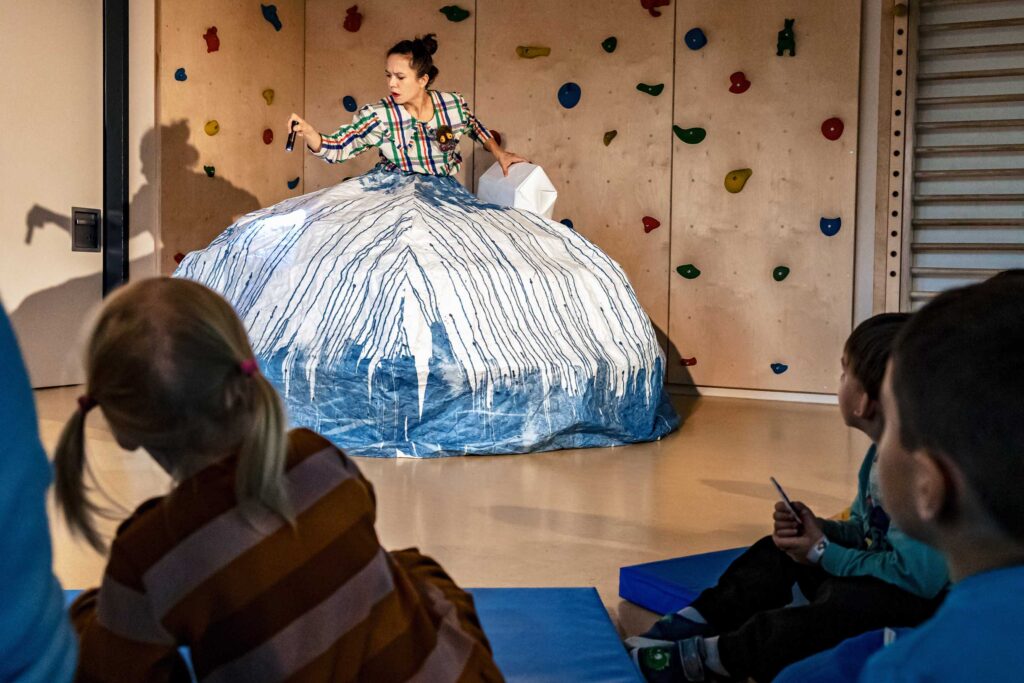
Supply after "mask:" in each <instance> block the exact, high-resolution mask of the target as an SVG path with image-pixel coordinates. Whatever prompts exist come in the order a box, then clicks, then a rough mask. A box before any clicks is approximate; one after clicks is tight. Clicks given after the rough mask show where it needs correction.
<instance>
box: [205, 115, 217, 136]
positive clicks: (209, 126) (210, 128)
mask: <svg viewBox="0 0 1024 683" xmlns="http://www.w3.org/2000/svg"><path fill="white" fill-rule="evenodd" d="M203 130H205V131H206V134H207V135H216V134H217V133H219V132H220V124H219V123H217V119H213V120H212V121H207V122H206V125H205V126H204V127H203Z"/></svg>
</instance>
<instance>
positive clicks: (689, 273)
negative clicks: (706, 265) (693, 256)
mask: <svg viewBox="0 0 1024 683" xmlns="http://www.w3.org/2000/svg"><path fill="white" fill-rule="evenodd" d="M676 272H677V273H679V274H680V275H682V276H683V277H685V278H686V279H687V280H694V279H696V278H698V277H700V269H699V268H697V266H695V265H693V264H692V263H687V264H685V265H682V266H679V267H678V268H676Z"/></svg>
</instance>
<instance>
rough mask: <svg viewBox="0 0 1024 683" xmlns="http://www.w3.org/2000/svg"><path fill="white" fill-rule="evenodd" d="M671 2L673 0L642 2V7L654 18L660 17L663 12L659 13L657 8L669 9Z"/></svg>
mask: <svg viewBox="0 0 1024 683" xmlns="http://www.w3.org/2000/svg"><path fill="white" fill-rule="evenodd" d="M671 1H672V0H640V6H641V7H643V8H644V9H645V10H647V11H648V12H650V13H651V16H652V17H660V16H661V12H659V11H658V10H657V9H655V8H656V7H668V4H669V3H670V2H671Z"/></svg>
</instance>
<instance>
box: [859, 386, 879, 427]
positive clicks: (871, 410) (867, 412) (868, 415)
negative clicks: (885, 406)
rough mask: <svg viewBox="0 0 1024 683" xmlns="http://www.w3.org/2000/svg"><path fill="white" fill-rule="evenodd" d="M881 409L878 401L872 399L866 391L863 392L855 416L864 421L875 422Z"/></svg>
mask: <svg viewBox="0 0 1024 683" xmlns="http://www.w3.org/2000/svg"><path fill="white" fill-rule="evenodd" d="M880 408H881V406H880V405H879V403H878V399H875V398H871V397H870V396H868V392H866V391H861V393H860V398H859V399H858V400H857V407H856V408H854V414H855V415H856V416H857V417H859V418H860V419H862V420H873V419H874V418H875V415H877V414H878V411H879V409H880Z"/></svg>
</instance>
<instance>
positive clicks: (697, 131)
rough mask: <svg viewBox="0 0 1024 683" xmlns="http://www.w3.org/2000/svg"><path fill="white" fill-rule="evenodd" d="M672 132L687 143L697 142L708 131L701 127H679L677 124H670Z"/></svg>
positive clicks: (699, 141) (706, 134)
mask: <svg viewBox="0 0 1024 683" xmlns="http://www.w3.org/2000/svg"><path fill="white" fill-rule="evenodd" d="M672 132H673V133H675V134H676V137H677V138H679V139H680V140H682V141H683V142H685V143H686V144H688V145H696V144H699V143H701V142H703V141H704V138H706V137H707V136H708V132H707V131H706V130H704V129H703V128H680V127H679V126H672Z"/></svg>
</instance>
